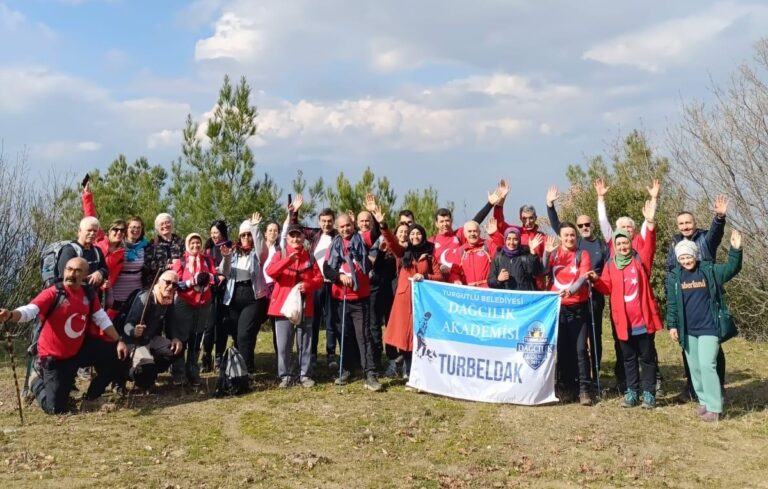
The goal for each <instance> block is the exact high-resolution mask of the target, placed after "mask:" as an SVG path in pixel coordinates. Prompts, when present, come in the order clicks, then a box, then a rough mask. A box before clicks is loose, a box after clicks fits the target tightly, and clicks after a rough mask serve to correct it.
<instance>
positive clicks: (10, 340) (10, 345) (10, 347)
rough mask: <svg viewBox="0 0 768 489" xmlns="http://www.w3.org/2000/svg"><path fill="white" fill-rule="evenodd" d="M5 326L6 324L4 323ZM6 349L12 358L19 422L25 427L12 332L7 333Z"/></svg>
mask: <svg viewBox="0 0 768 489" xmlns="http://www.w3.org/2000/svg"><path fill="white" fill-rule="evenodd" d="M3 326H5V322H3ZM5 340H6V342H7V343H6V347H7V348H8V356H10V357H11V371H13V383H14V385H15V386H16V407H17V408H18V410H19V420H20V421H21V425H22V426H24V411H23V409H22V407H21V391H20V390H19V377H18V376H17V375H16V358H15V356H14V354H13V335H12V334H11V332H10V331H6V332H5Z"/></svg>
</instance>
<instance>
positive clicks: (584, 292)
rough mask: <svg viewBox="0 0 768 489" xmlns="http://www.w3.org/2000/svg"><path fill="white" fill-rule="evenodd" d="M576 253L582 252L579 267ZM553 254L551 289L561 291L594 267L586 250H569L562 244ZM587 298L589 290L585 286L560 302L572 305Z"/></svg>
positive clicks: (551, 260)
mask: <svg viewBox="0 0 768 489" xmlns="http://www.w3.org/2000/svg"><path fill="white" fill-rule="evenodd" d="M576 253H581V262H580V263H579V266H578V267H577V266H576ZM553 255H554V256H550V257H549V260H550V266H551V267H552V277H553V280H552V283H551V284H550V286H549V290H551V291H555V292H560V291H561V290H566V289H568V288H570V287H571V285H573V283H574V282H576V281H577V280H578V279H579V277H581V276H582V275H584V274H585V273H587V272H588V271H590V270H591V269H592V262H591V261H590V259H589V253H587V252H586V251H584V250H578V251H577V250H567V249H565V248H563V247H562V246H560V247H558V248H557V250H556V251H555V252H554V253H553ZM587 300H589V290H588V289H587V287H586V286H584V287H581V288H579V290H578V292H576V293H575V294H573V295H570V296H568V297H563V299H562V301H560V303H561V304H562V305H564V306H572V305H574V304H580V303H582V302H586V301H587Z"/></svg>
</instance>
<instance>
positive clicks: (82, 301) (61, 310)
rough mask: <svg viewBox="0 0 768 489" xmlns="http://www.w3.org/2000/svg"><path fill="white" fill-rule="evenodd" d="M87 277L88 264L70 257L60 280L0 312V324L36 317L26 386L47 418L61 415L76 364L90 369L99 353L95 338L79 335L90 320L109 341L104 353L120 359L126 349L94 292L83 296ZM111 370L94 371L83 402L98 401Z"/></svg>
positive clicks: (66, 402) (105, 363)
mask: <svg viewBox="0 0 768 489" xmlns="http://www.w3.org/2000/svg"><path fill="white" fill-rule="evenodd" d="M87 275H88V262H87V261H85V260H84V259H83V258H72V259H70V260H69V261H67V263H66V266H65V268H64V274H63V277H64V278H63V281H62V283H60V284H56V285H53V286H51V287H48V288H47V289H45V290H43V291H42V292H40V294H38V296H37V297H35V298H34V299H32V302H30V303H29V304H27V305H26V306H21V307H19V308H17V309H14V310H13V311H9V310H7V309H0V321H12V322H27V321H31V320H32V319H34V318H35V317H36V316H37V315H38V314H40V315H41V318H40V323H41V324H42V329H41V331H40V337H39V339H38V345H37V351H38V360H37V361H36V362H35V371H34V372H33V374H32V375H31V376H30V379H29V387H30V390H31V391H32V393H33V394H34V396H35V398H37V402H38V403H39V404H40V407H41V408H43V411H45V412H46V413H48V414H60V413H64V412H66V411H67V409H68V403H69V392H70V390H71V388H72V385H73V383H74V380H75V375H76V373H77V368H78V366H82V365H94V363H97V362H99V359H100V358H101V356H102V355H104V353H105V352H104V351H103V348H101V346H103V345H99V343H103V342H102V341H101V340H98V339H94V338H88V339H86V335H85V334H84V333H85V331H86V329H87V328H88V325H89V324H90V323H91V322H93V323H94V324H96V325H97V326H98V327H99V329H101V330H102V331H104V333H105V334H106V335H107V337H108V338H109V339H110V340H112V341H113V342H115V343H114V344H115V345H116V348H115V349H110V350H111V351H110V352H108V353H109V354H112V355H115V354H116V355H117V356H118V358H120V359H123V358H125V357H126V346H125V343H123V342H122V341H118V339H119V336H118V334H117V330H116V329H115V328H114V327H113V326H112V321H110V319H109V317H108V316H107V313H106V312H104V309H102V308H101V304H100V303H99V298H98V294H94V293H92V292H88V291H87V290H86V288H85V287H86V286H84V284H83V281H84V280H85V279H86V276H87ZM100 363H101V364H102V365H109V364H110V362H100ZM113 374H114V372H107V371H99V372H98V375H97V376H96V377H95V378H94V379H93V380H92V381H91V385H90V386H89V387H88V391H87V392H86V393H85V396H84V399H85V400H93V399H96V398H97V397H99V396H100V395H101V394H102V393H103V392H104V389H105V388H106V386H107V385H108V384H109V381H110V380H112V376H113Z"/></svg>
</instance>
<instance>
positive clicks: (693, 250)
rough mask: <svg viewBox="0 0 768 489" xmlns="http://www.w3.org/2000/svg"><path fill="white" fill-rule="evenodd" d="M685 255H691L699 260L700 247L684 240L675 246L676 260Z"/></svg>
mask: <svg viewBox="0 0 768 489" xmlns="http://www.w3.org/2000/svg"><path fill="white" fill-rule="evenodd" d="M683 255H691V256H693V257H694V258H696V259H697V260H698V259H699V247H698V246H696V243H694V242H693V241H691V240H690V239H684V240H682V241H680V242H679V243H677V244H676V245H675V258H680V257H681V256H683Z"/></svg>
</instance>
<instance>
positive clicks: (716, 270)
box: [667, 230, 743, 422]
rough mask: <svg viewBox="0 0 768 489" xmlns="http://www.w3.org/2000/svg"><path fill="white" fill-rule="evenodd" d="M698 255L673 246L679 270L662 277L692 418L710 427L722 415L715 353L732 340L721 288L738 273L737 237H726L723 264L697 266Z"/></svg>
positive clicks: (689, 246) (692, 246)
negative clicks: (687, 372)
mask: <svg viewBox="0 0 768 489" xmlns="http://www.w3.org/2000/svg"><path fill="white" fill-rule="evenodd" d="M700 253H701V250H699V249H698V246H696V243H695V242H694V241H691V240H683V241H680V242H679V243H677V245H675V254H676V255H677V261H678V265H677V266H676V267H675V268H674V269H673V270H672V271H671V272H669V275H668V276H667V327H668V328H669V333H670V336H671V337H672V339H673V340H675V341H678V342H679V343H680V345H681V346H682V347H683V349H684V350H685V356H686V358H687V359H688V365H689V367H690V369H691V382H693V387H694V389H695V390H696V396H697V397H698V400H699V406H698V408H697V412H698V414H699V416H700V417H701V419H702V420H703V421H708V422H712V421H717V420H719V419H720V417H721V416H722V414H723V393H722V390H721V386H720V379H719V377H718V375H717V352H718V351H719V350H720V344H721V343H724V342H726V341H728V340H729V339H730V338H733V337H734V336H736V334H737V331H736V326H735V325H734V324H733V320H732V319H731V314H730V312H729V311H728V306H727V305H726V303H725V301H724V295H725V292H724V289H723V286H724V285H725V283H726V282H728V281H729V280H731V279H732V278H733V277H735V276H736V274H737V273H739V271H740V270H741V264H742V260H743V253H742V249H741V233H739V232H738V231H736V230H734V231H733V232H732V233H731V248H730V249H729V250H728V261H727V262H726V263H724V264H715V263H713V262H711V261H708V260H706V261H703V260H699V259H698V256H700Z"/></svg>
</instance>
